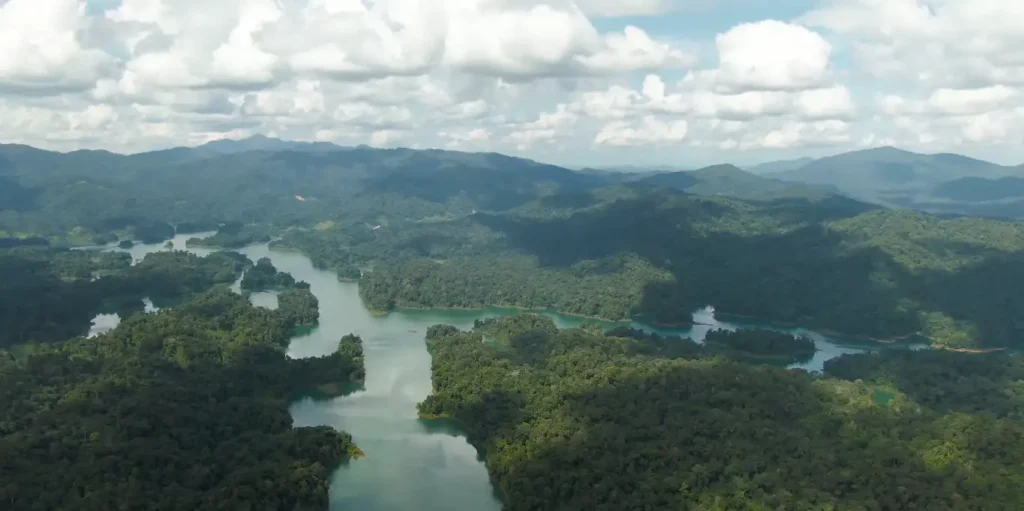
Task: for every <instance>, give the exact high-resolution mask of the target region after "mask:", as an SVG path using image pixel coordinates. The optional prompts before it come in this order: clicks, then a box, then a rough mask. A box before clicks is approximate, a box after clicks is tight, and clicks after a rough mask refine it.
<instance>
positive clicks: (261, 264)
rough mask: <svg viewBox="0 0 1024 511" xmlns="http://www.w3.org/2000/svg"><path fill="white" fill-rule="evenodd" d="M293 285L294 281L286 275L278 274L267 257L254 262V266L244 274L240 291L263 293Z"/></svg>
mask: <svg viewBox="0 0 1024 511" xmlns="http://www.w3.org/2000/svg"><path fill="white" fill-rule="evenodd" d="M294 285H295V279H294V278H292V276H291V275H289V274H287V273H281V272H278V271H277V268H275V267H274V263H272V262H270V258H268V257H262V258H260V260H259V261H256V265H255V266H253V267H252V268H249V269H248V270H247V271H246V272H245V276H243V277H242V282H241V287H242V289H244V290H246V291H265V290H267V289H280V288H288V287H292V286H294Z"/></svg>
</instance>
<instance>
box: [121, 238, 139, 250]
mask: <svg viewBox="0 0 1024 511" xmlns="http://www.w3.org/2000/svg"><path fill="white" fill-rule="evenodd" d="M134 246H135V243H133V242H132V240H122V241H121V242H120V243H118V244H117V248H123V249H129V248H132V247H134Z"/></svg>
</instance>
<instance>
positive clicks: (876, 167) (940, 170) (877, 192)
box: [773, 147, 1016, 199]
mask: <svg viewBox="0 0 1024 511" xmlns="http://www.w3.org/2000/svg"><path fill="white" fill-rule="evenodd" d="M1015 171H1016V170H1015V169H1014V168H1013V167H1005V166H1002V165H997V164H994V163H990V162H986V161H982V160H976V159H973V158H968V157H966V156H961V155H955V154H918V153H913V152H910V151H904V150H901V149H896V148H894V147H880V148H875V149H865V150H861V151H853V152H849V153H843V154H838V155H835V156H830V157H827V158H821V159H818V160H814V161H812V162H810V163H808V164H806V165H804V166H803V167H800V168H799V169H796V170H790V171H785V172H780V173H778V174H774V175H773V177H775V178H777V179H782V180H785V181H792V182H799V183H805V184H812V185H831V186H834V187H836V188H837V189H838V190H839V191H841V192H842V193H844V194H848V195H851V196H854V197H858V198H862V199H884V198H885V197H886V196H890V195H906V194H908V193H918V192H925V191H927V190H929V189H930V188H931V187H932V186H935V185H937V184H939V183H942V182H944V181H950V180H953V179H960V178H964V177H979V178H997V177H1002V176H1007V175H1012V174H1013V173H1014V172H1015Z"/></svg>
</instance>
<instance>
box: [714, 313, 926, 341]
mask: <svg viewBox="0 0 1024 511" xmlns="http://www.w3.org/2000/svg"><path fill="white" fill-rule="evenodd" d="M715 318H716V319H720V320H724V321H728V320H730V319H736V320H740V321H742V320H750V321H756V322H763V323H765V324H766V325H769V326H776V327H783V328H803V329H805V330H809V331H811V332H817V333H819V334H822V335H827V336H830V337H846V338H849V339H851V340H859V341H871V342H877V343H881V344H895V343H899V342H902V341H906V340H908V339H910V338H912V337H920V338H922V339H924V340H926V341H928V343H929V344H930V345H932V346H939V345H936V344H935V340H934V339H932V338H931V337H928V336H926V335H924V334H923V333H922V332H911V333H909V334H902V335H894V336H892V337H872V336H870V335H864V334H854V333H850V332H840V331H838V330H832V329H828V328H808V327H804V326H801V324H800V323H795V322H792V321H773V320H770V319H768V318H762V317H758V316H749V315H746V314H734V313H731V312H717V311H716V312H715ZM709 326H710V325H709Z"/></svg>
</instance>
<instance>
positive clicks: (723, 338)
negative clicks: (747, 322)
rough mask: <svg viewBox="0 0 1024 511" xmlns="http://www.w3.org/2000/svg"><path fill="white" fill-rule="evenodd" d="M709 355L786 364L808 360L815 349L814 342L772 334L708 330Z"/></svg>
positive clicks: (783, 334) (757, 331) (706, 340)
mask: <svg viewBox="0 0 1024 511" xmlns="http://www.w3.org/2000/svg"><path fill="white" fill-rule="evenodd" d="M704 345H705V346H707V348H708V349H709V350H711V351H716V352H720V353H722V354H724V355H727V356H732V357H737V358H745V359H751V358H752V359H771V360H783V361H786V362H799V361H806V360H809V359H810V358H811V357H813V356H814V352H815V351H817V348H815V346H814V341H812V340H810V339H808V338H807V337H803V336H795V335H791V334H787V333H785V332H777V331H775V330H760V329H759V330H736V331H729V330H721V329H717V330H711V331H710V332H708V333H707V335H706V336H705V337H704Z"/></svg>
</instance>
